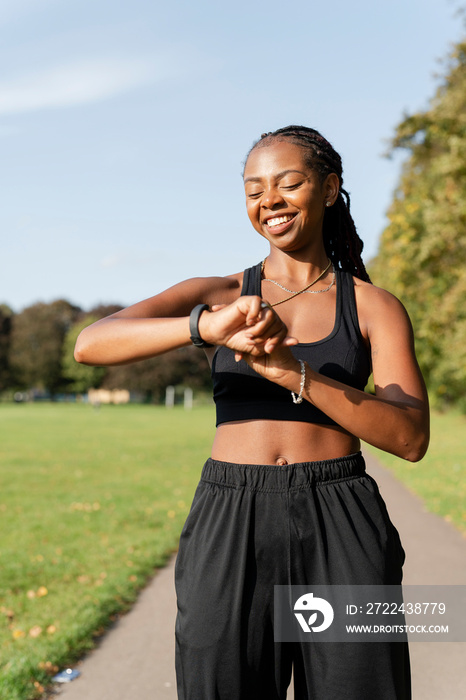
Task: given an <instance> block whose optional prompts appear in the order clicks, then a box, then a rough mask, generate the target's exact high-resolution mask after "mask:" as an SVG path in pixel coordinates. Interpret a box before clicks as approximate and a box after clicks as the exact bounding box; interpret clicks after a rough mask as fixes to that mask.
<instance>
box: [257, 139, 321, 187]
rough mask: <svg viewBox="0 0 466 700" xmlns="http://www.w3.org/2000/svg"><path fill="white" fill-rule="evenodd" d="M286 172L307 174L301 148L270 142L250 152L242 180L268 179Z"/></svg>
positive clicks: (308, 169)
mask: <svg viewBox="0 0 466 700" xmlns="http://www.w3.org/2000/svg"><path fill="white" fill-rule="evenodd" d="M287 170H298V171H301V172H304V173H309V172H310V168H309V166H308V165H306V163H305V160H304V150H303V149H302V148H301V146H298V145H296V144H295V143H290V142H289V141H272V142H271V143H270V144H268V145H264V146H256V147H255V148H253V150H252V151H251V152H250V154H249V157H248V159H247V161H246V165H245V168H244V179H245V180H246V179H247V178H250V177H253V178H257V177H259V178H261V177H270V176H273V175H276V174H278V173H281V172H284V171H287Z"/></svg>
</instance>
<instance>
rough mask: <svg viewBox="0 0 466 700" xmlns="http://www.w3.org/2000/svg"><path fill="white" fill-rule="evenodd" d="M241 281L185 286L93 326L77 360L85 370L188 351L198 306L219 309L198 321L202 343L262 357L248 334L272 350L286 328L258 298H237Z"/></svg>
mask: <svg viewBox="0 0 466 700" xmlns="http://www.w3.org/2000/svg"><path fill="white" fill-rule="evenodd" d="M239 281H240V280H239V278H238V276H232V277H214V278H197V279H192V280H186V281H185V282H181V283H180V284H178V285H175V286H174V287H171V288H170V289H168V290H166V291H165V292H162V293H161V294H159V295H157V296H155V297H151V298H150V299H146V300H145V301H141V302H139V303H138V304H134V305H133V306H130V307H128V308H126V309H123V310H122V311H118V312H117V313H115V314H112V315H111V316H108V317H107V318H103V319H101V320H99V321H96V322H95V323H93V324H92V325H90V326H88V327H87V328H85V329H84V330H83V331H82V332H81V334H80V335H79V337H78V340H77V342H76V348H75V359H76V360H77V361H78V362H81V363H83V364H89V365H106V366H108V365H119V364H126V363H129V362H135V361H137V360H143V359H146V358H148V357H154V356H156V355H160V354H162V353H164V352H167V351H169V350H175V349H176V348H180V347H183V346H185V345H189V344H190V342H191V340H190V331H189V314H190V312H191V310H192V309H193V308H194V306H196V305H197V304H200V303H206V304H208V305H209V306H213V305H218V308H219V310H218V311H216V312H215V313H207V312H204V313H203V314H202V315H201V319H200V323H199V328H200V331H201V337H202V338H203V339H204V340H205V341H206V342H209V343H212V344H213V345H226V346H228V347H231V348H233V349H235V350H239V351H241V352H246V353H252V354H259V353H263V351H264V350H263V347H262V345H258V344H257V343H256V342H255V341H254V340H252V339H251V337H250V333H249V329H250V328H251V327H252V326H254V328H255V331H256V333H261V334H265V336H266V337H267V339H268V342H269V345H270V348H272V347H274V346H275V345H276V344H277V343H281V342H282V341H284V339H285V337H286V326H285V325H284V324H283V323H282V321H281V320H280V319H279V317H278V316H277V315H275V314H274V315H272V314H268V315H266V314H265V313H264V312H263V310H261V301H262V300H261V298H260V297H240V296H239V290H240V284H239ZM222 307H223V308H222ZM201 322H202V325H201ZM287 342H290V343H292V342H293V341H292V340H291V339H290V340H289V341H287Z"/></svg>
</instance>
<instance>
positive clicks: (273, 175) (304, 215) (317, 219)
mask: <svg viewBox="0 0 466 700" xmlns="http://www.w3.org/2000/svg"><path fill="white" fill-rule="evenodd" d="M244 187H245V192H246V207H247V212H248V216H249V219H250V221H251V223H252V225H253V226H254V228H255V229H256V231H258V233H260V234H261V235H262V236H264V238H266V239H267V240H268V241H269V242H270V243H271V244H272V245H274V246H276V247H278V248H280V249H281V250H286V251H296V250H299V249H300V248H303V247H306V246H309V244H314V245H315V243H316V241H320V242H321V241H322V223H323V218H324V212H325V206H326V201H331V203H332V204H333V202H334V201H335V199H336V196H337V194H338V178H337V176H336V175H333V176H332V175H329V176H328V177H327V178H326V180H325V181H324V182H323V183H321V182H320V179H319V176H318V174H317V173H316V172H315V171H314V170H311V169H310V168H309V166H307V165H306V163H305V162H304V157H303V149H302V148H301V147H300V146H297V145H296V144H293V143H290V142H288V141H272V143H271V144H270V145H268V146H261V147H256V148H254V149H253V150H252V151H251V153H250V154H249V157H248V160H247V162H246V167H245V169H244Z"/></svg>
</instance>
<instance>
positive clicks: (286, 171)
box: [244, 170, 306, 184]
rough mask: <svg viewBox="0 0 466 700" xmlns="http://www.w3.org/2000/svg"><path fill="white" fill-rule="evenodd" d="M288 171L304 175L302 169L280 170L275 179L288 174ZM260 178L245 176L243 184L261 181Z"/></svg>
mask: <svg viewBox="0 0 466 700" xmlns="http://www.w3.org/2000/svg"><path fill="white" fill-rule="evenodd" d="M289 173H299V174H300V175H306V173H304V172H303V171H302V170H282V171H281V173H277V175H276V176H275V179H276V180H280V179H281V178H282V177H284V176H285V175H288V174H289ZM261 180H262V178H261V177H247V178H246V179H245V180H244V184H246V183H247V182H261Z"/></svg>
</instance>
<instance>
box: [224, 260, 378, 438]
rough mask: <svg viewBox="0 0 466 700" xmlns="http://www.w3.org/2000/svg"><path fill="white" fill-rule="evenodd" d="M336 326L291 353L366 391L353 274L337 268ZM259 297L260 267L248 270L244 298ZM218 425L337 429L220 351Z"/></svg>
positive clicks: (365, 355)
mask: <svg viewBox="0 0 466 700" xmlns="http://www.w3.org/2000/svg"><path fill="white" fill-rule="evenodd" d="M335 275H336V280H335V281H336V287H337V294H336V297H337V298H336V313H335V325H334V327H333V330H332V332H331V333H330V335H328V336H327V337H326V338H323V339H322V340H318V341H316V342H314V343H299V344H298V345H295V346H293V347H292V348H291V351H292V353H293V355H294V356H295V357H296V358H298V359H301V360H305V361H306V362H307V363H308V365H309V366H310V367H311V368H312V369H314V370H315V371H316V372H319V373H320V374H323V375H324V376H326V377H331V378H332V379H336V380H337V381H339V382H342V383H343V384H347V385H349V386H352V387H354V388H356V389H361V390H363V389H364V387H365V386H366V384H367V380H368V378H369V375H370V373H371V362H370V355H369V351H368V349H367V347H366V345H365V343H364V339H363V337H362V335H361V331H360V328H359V322H358V315H357V311H356V302H355V298H354V281H353V278H352V275H351V274H350V273H349V272H343V271H342V270H336V271H335ZM249 294H252V295H258V296H261V264H260V263H259V264H258V265H255V266H254V267H251V268H248V269H247V270H245V271H244V278H243V288H242V290H241V295H242V296H243V295H249ZM212 379H213V385H214V401H215V404H216V408H217V425H220V424H221V423H227V422H229V421H237V420H254V419H256V420H257V419H269V420H289V421H303V422H306V423H319V424H323V425H337V423H336V422H335V421H334V420H332V419H331V418H329V416H327V415H326V414H325V413H323V412H322V411H320V410H319V409H318V408H316V407H315V406H314V405H313V404H311V403H309V401H303V402H302V403H300V404H295V403H293V401H292V399H291V396H290V392H289V391H288V390H287V389H284V388H283V387H281V386H279V385H278V384H275V383H274V382H271V381H269V380H268V379H264V378H263V377H261V376H260V375H259V374H257V372H255V371H254V370H253V369H251V368H250V367H249V365H248V364H247V363H246V362H245V361H244V360H241V361H240V362H235V358H234V352H233V351H232V350H230V349H228V348H225V347H223V346H221V347H219V348H218V349H217V350H216V352H215V355H214V358H213V362H212Z"/></svg>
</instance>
